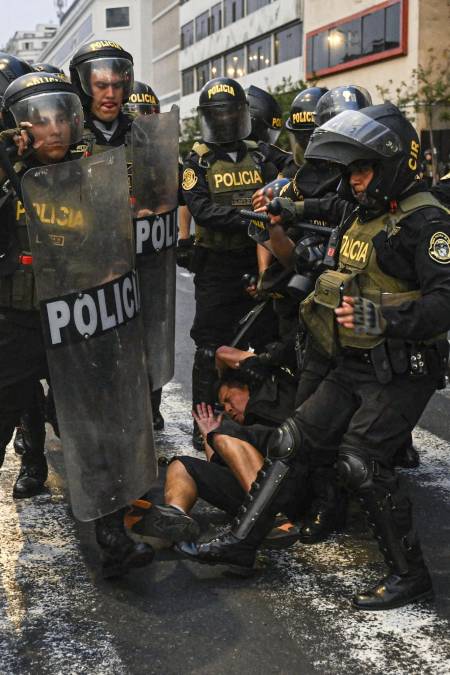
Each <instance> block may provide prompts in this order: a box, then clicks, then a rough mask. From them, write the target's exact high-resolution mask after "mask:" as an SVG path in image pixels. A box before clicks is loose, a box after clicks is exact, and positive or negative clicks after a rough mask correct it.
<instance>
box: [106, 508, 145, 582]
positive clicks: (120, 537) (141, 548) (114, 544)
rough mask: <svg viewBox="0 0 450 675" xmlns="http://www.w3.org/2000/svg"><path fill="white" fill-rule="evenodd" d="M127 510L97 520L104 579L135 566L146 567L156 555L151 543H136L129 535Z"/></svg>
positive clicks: (120, 510)
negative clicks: (127, 532) (126, 529)
mask: <svg viewBox="0 0 450 675" xmlns="http://www.w3.org/2000/svg"><path fill="white" fill-rule="evenodd" d="M125 512H126V509H119V511H115V512H114V513H110V514H109V515H107V516H103V518H99V519H98V520H97V521H96V522H95V535H96V539H97V543H98V545H99V546H100V548H101V550H102V557H103V568H102V572H103V578H104V579H112V578H114V577H121V576H123V575H124V574H126V573H127V572H128V571H129V570H130V569H132V568H134V567H145V566H146V565H149V564H150V563H151V562H152V560H153V557H154V555H155V552H154V550H153V549H152V547H151V546H150V545H149V544H142V543H135V542H133V541H131V539H130V538H129V537H128V536H127V534H126V531H125V526H124V515H125Z"/></svg>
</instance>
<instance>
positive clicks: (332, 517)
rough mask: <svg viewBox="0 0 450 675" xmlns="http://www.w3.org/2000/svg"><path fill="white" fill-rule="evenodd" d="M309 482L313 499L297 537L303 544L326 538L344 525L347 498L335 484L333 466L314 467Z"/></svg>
mask: <svg viewBox="0 0 450 675" xmlns="http://www.w3.org/2000/svg"><path fill="white" fill-rule="evenodd" d="M310 483H311V488H312V493H313V501H312V504H311V506H310V508H309V509H308V513H307V515H306V516H305V517H304V518H303V519H302V520H303V523H302V526H301V527H300V535H299V539H300V541H301V542H302V543H304V544H315V543H317V542H319V541H323V540H324V539H327V537H329V536H330V534H332V533H333V532H336V531H339V530H342V529H343V527H344V525H345V515H346V506H347V499H346V495H345V493H344V491H343V490H342V488H341V487H340V486H339V485H338V484H337V477H336V472H335V470H334V468H328V467H324V468H316V469H313V470H312V471H311V474H310Z"/></svg>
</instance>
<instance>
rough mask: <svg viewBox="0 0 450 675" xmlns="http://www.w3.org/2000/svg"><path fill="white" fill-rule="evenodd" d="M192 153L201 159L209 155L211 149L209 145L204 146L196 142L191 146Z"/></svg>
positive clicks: (204, 144)
mask: <svg viewBox="0 0 450 675" xmlns="http://www.w3.org/2000/svg"><path fill="white" fill-rule="evenodd" d="M192 152H195V154H196V155H198V156H199V157H200V158H201V157H205V156H206V155H208V154H209V153H211V152H212V149H211V148H210V147H209V145H206V143H199V142H198V141H196V142H195V143H194V145H193V146H192Z"/></svg>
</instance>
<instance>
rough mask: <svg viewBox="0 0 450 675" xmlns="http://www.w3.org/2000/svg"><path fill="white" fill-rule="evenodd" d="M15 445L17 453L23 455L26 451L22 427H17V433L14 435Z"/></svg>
mask: <svg viewBox="0 0 450 675" xmlns="http://www.w3.org/2000/svg"><path fill="white" fill-rule="evenodd" d="M13 445H14V452H15V453H16V455H23V453H24V452H25V441H24V439H23V431H22V427H16V435H15V436H14V444H13Z"/></svg>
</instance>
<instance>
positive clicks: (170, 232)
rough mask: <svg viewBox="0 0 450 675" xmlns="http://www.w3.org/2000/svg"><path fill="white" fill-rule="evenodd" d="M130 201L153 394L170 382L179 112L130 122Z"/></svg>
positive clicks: (172, 350)
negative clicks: (131, 166)
mask: <svg viewBox="0 0 450 675" xmlns="http://www.w3.org/2000/svg"><path fill="white" fill-rule="evenodd" d="M131 136H132V149H133V180H132V184H133V198H134V210H135V215H136V218H135V234H136V254H137V260H138V270H139V281H140V288H141V297H142V316H143V322H144V335H145V349H146V356H147V368H148V374H149V378H150V383H151V387H152V389H153V390H156V389H160V388H161V387H162V386H163V385H164V384H166V383H167V382H169V381H170V380H171V379H172V377H173V372H174V362H175V278H176V259H175V245H176V241H177V232H178V228H177V205H178V138H179V111H178V108H177V107H176V106H174V107H173V108H172V110H171V111H170V112H169V113H161V114H159V115H146V116H142V117H138V118H136V119H135V120H134V122H133V125H132V128H131Z"/></svg>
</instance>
